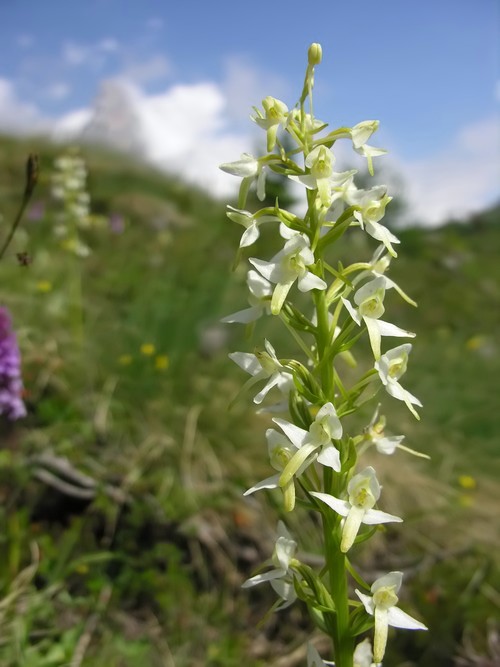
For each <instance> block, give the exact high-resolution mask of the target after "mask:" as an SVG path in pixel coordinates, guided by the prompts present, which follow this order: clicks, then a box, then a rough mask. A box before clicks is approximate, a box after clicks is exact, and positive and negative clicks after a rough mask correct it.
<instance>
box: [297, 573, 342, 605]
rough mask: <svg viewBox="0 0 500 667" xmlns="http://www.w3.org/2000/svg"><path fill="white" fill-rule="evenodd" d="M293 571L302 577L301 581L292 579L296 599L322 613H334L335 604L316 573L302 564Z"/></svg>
mask: <svg viewBox="0 0 500 667" xmlns="http://www.w3.org/2000/svg"><path fill="white" fill-rule="evenodd" d="M295 569H296V571H297V572H298V573H299V574H300V575H301V577H302V581H298V580H297V579H296V578H294V586H295V591H296V593H297V597H299V598H300V599H301V600H303V601H304V602H306V604H307V605H308V606H310V607H314V608H315V609H319V610H320V611H322V612H328V613H331V612H334V611H335V604H334V602H333V600H332V597H331V595H330V593H329V592H328V590H327V589H326V587H325V585H324V584H323V582H322V581H321V579H320V578H319V577H318V575H317V574H316V572H315V571H314V570H313V569H312V568H310V567H309V566H308V565H304V564H303V563H301V564H300V565H299V566H297V567H296V568H295ZM303 582H305V583H306V584H307V589H306V588H305V587H304V585H303Z"/></svg>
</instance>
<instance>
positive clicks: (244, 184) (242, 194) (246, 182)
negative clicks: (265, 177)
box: [238, 176, 255, 210]
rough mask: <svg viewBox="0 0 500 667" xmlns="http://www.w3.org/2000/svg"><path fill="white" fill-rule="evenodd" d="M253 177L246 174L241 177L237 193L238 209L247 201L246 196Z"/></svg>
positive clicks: (243, 206)
mask: <svg viewBox="0 0 500 667" xmlns="http://www.w3.org/2000/svg"><path fill="white" fill-rule="evenodd" d="M254 179H255V177H254V176H247V177H246V178H243V179H242V181H241V183H240V191H239V193H238V208H239V209H242V210H243V209H244V208H245V206H246V203H247V197H248V192H249V190H250V186H251V185H252V183H253V181H254Z"/></svg>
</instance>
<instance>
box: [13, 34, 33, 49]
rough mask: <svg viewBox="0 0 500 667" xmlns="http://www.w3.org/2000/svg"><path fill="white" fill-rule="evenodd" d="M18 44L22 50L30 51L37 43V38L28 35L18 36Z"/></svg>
mask: <svg viewBox="0 0 500 667" xmlns="http://www.w3.org/2000/svg"><path fill="white" fill-rule="evenodd" d="M16 42H17V45H18V47H19V48H20V49H30V48H31V47H32V46H33V44H34V43H35V38H34V37H33V35H29V34H28V33H22V34H21V35H18V36H17V38H16Z"/></svg>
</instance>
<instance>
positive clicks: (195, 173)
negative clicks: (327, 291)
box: [0, 52, 500, 226]
mask: <svg viewBox="0 0 500 667" xmlns="http://www.w3.org/2000/svg"><path fill="white" fill-rule="evenodd" d="M75 54H76V52H75V53H73V57H75ZM160 69H161V67H160ZM238 73H239V74H240V75H241V77H242V78H241V79H239V78H238ZM63 85H64V84H57V83H55V84H54V85H53V90H52V94H53V95H56V96H57V95H58V94H59V95H62V94H63V93H64V92H65V90H64V88H63ZM105 85H106V84H105ZM113 85H114V86H118V88H117V93H116V94H113V92H112V91H111V98H112V99H114V98H116V99H118V98H119V100H123V107H122V101H120V104H119V108H120V109H122V108H123V111H124V113H125V117H126V118H128V121H129V122H128V125H127V127H129V128H132V129H134V130H135V134H134V136H136V137H137V141H138V142H139V143H140V144H141V147H142V144H143V149H142V150H141V151H140V153H141V154H142V155H143V156H144V157H145V158H146V159H147V160H149V161H151V162H152V163H154V164H155V165H157V166H159V167H161V168H163V169H165V170H167V171H170V172H173V173H176V174H179V175H180V176H182V177H184V178H186V179H188V180H190V181H192V182H196V183H197V184H199V185H200V186H202V187H205V188H207V189H208V190H209V191H210V192H211V193H212V194H214V195H216V196H228V195H232V194H234V192H235V191H236V188H237V186H238V184H239V180H238V179H237V178H235V177H232V176H230V175H228V174H224V173H223V172H221V171H220V170H219V169H218V165H219V164H220V163H222V162H230V161H233V160H236V159H237V158H238V157H239V156H240V154H241V153H242V152H252V151H253V150H255V144H256V140H255V137H256V134H255V132H256V128H255V126H254V125H253V124H252V123H250V122H248V120H247V121H246V123H245V125H244V126H242V127H243V129H242V130H241V131H240V130H238V129H236V130H235V129H234V128H235V127H237V128H238V127H239V120H240V112H242V110H243V108H244V110H245V116H246V117H248V112H249V108H248V107H250V106H251V104H252V103H255V101H256V99H255V92H256V91H258V89H259V85H260V84H258V76H257V74H256V73H255V72H253V71H252V69H251V68H249V67H248V68H246V66H244V65H243V66H242V65H241V63H233V66H232V67H229V68H228V76H227V79H226V82H225V83H224V84H223V85H218V84H216V83H214V82H204V83H198V84H192V85H175V86H171V87H170V88H167V89H166V90H165V91H164V92H163V93H161V94H155V95H150V94H147V93H146V92H145V91H144V90H143V89H142V88H141V86H140V85H139V83H138V82H137V81H135V82H131V81H130V79H129V80H128V82H127V81H123V80H122V81H121V82H120V81H119V80H118V81H117V80H115V81H114V82H113ZM246 85H248V86H249V87H250V88H253V89H254V94H253V96H252V99H250V95H248V97H245V98H244V99H243V93H244V90H245V89H246ZM58 86H60V87H59V88H58ZM120 86H121V89H122V90H121V92H120V90H119V87H120ZM270 90H271V89H270ZM270 90H269V91H268V90H264V89H261V90H260V93H259V94H260V95H265V94H266V93H267V92H270ZM113 95H114V97H113ZM117 96H118V97H117ZM258 99H259V96H257V100H258ZM115 106H116V105H115ZM127 107H128V108H127ZM107 108H108V110H109V109H111V110H113V108H114V107H113V105H112V104H111V105H110V106H108V107H107ZM115 111H116V109H115ZM115 111H108V112H106V111H105V110H104V116H107V118H105V119H104V120H105V121H107V122H108V126H107V127H108V128H112V129H113V131H114V132H115V131H118V130H117V127H118V126H119V124H117V122H116V113H115ZM230 111H231V113H230ZM98 113H101V114H102V113H103V111H102V109H101V111H99V108H97V107H96V108H95V109H93V108H85V109H78V110H75V111H72V112H71V113H69V114H66V115H65V116H63V117H60V118H59V119H56V120H53V121H50V122H49V119H47V118H45V117H44V116H43V115H42V114H41V112H40V110H39V109H38V108H37V107H35V106H33V105H30V104H26V103H24V102H22V101H21V100H20V99H19V97H18V96H17V95H16V92H15V88H14V86H13V84H12V83H11V82H9V81H7V80H3V79H0V129H2V130H4V131H5V130H6V131H10V132H16V133H21V132H23V131H24V132H31V133H36V132H41V131H44V130H45V131H50V130H52V131H53V136H54V137H56V138H58V139H71V138H75V137H77V136H78V135H79V134H81V133H82V131H83V130H84V129H85V128H87V127H88V126H89V124H90V122H91V121H92V122H94V123H95V120H96V114H98ZM127 113H128V115H127ZM99 120H100V121H102V118H100V119H99ZM235 120H236V123H235V122H234V121H235ZM101 125H102V126H103V127H106V122H104V123H102V124H101ZM118 129H119V128H118ZM111 134H112V133H111V132H105V133H104V136H110V135H111ZM257 136H258V135H257ZM342 143H345V146H339V148H340V149H341V150H340V151H338V153H339V156H338V157H339V160H338V163H337V166H338V168H341V167H342V162H343V161H344V160H345V158H343V159H342V154H343V153H344V150H343V149H344V148H345V149H346V150H347V152H348V153H349V154H351V151H350V150H349V148H350V142H342ZM375 143H376V142H375ZM388 143H389V146H387V147H389V148H390V143H391V142H388ZM498 145H499V127H498V121H497V120H496V118H494V117H493V118H485V119H483V120H480V121H478V122H476V123H473V124H470V125H468V126H466V127H463V128H462V130H461V131H460V132H459V133H457V136H456V137H455V138H454V140H453V141H452V142H450V144H449V146H448V147H446V148H445V149H442V150H440V151H439V152H436V153H434V154H430V155H428V156H426V157H425V158H421V159H418V160H411V159H406V158H402V157H401V156H398V155H397V152H394V151H391V152H390V154H389V156H388V157H387V158H384V161H381V162H380V164H381V165H382V164H383V163H384V162H385V161H387V166H388V168H391V167H392V169H393V170H396V171H397V174H398V175H399V176H401V178H402V179H403V182H404V190H403V196H404V197H405V198H406V199H407V201H408V204H409V206H408V216H407V217H408V222H413V221H417V222H419V223H421V224H425V225H429V226H433V225H439V224H441V223H443V222H445V221H446V220H447V219H449V218H450V217H451V216H455V217H457V218H464V217H467V215H469V214H470V213H472V212H474V211H478V210H481V209H483V208H484V207H485V206H488V205H490V204H492V203H493V202H494V201H495V200H498V198H499V195H500V192H499V189H498V184H499V183H500V156H499V152H498ZM356 166H358V164H356ZM410 218H411V219H410Z"/></svg>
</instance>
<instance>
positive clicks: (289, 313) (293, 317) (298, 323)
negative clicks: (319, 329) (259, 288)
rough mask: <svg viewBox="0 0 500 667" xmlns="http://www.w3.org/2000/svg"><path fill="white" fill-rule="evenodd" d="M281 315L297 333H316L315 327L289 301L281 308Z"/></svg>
mask: <svg viewBox="0 0 500 667" xmlns="http://www.w3.org/2000/svg"><path fill="white" fill-rule="evenodd" d="M281 315H282V317H284V318H285V319H286V321H287V323H288V324H289V325H290V326H291V327H293V328H294V329H297V330H299V331H305V332H306V333H310V334H313V333H314V332H315V331H316V327H315V326H314V324H313V323H312V322H311V320H309V319H308V318H307V317H306V316H305V315H303V314H302V313H301V312H300V310H299V309H298V308H296V307H295V306H294V305H293V304H292V303H290V302H289V301H287V302H285V304H284V305H283V308H282V309H281Z"/></svg>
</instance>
